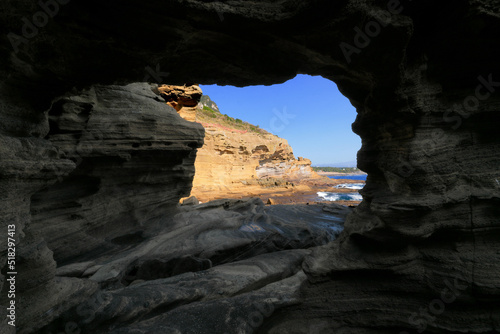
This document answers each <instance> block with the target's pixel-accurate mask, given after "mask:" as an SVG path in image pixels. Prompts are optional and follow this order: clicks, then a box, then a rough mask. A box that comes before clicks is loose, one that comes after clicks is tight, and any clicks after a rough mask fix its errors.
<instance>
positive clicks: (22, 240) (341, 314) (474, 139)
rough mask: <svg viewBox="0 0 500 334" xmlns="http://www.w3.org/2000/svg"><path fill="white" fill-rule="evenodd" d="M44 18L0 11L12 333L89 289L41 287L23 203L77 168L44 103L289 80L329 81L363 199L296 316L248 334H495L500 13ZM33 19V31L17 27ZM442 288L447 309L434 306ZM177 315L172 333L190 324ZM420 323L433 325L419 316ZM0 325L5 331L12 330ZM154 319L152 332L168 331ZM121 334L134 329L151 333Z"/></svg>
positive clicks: (31, 5)
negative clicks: (151, 89) (354, 144)
mask: <svg viewBox="0 0 500 334" xmlns="http://www.w3.org/2000/svg"><path fill="white" fill-rule="evenodd" d="M58 3H59V5H57V9H54V6H53V7H52V11H51V13H52V14H51V15H48V14H45V17H46V18H47V20H46V21H44V20H43V16H40V14H38V15H37V13H39V12H41V13H42V14H43V10H44V9H43V8H42V7H40V5H39V4H38V3H36V2H33V1H27V0H16V1H14V0H5V1H2V4H1V5H0V6H1V9H2V10H1V11H0V22H1V24H0V30H1V32H2V34H1V36H2V38H1V40H0V55H1V57H2V59H3V61H2V62H1V63H0V73H1V79H0V80H1V82H0V117H1V122H0V142H1V143H2V145H1V146H0V154H1V160H0V200H1V201H2V206H1V207H0V221H1V223H0V227H1V228H2V231H6V228H7V226H8V225H9V224H14V225H16V231H17V234H16V238H17V240H18V244H17V248H16V249H17V268H16V269H17V271H18V272H19V273H20V274H19V276H18V281H17V282H18V288H19V290H18V291H19V295H18V299H17V302H18V306H19V308H18V314H19V316H21V315H22V316H25V317H28V318H30V319H31V320H29V321H27V320H25V318H19V319H18V323H17V325H18V326H19V332H36V330H35V328H39V327H40V326H42V325H44V324H46V323H47V322H51V321H53V320H55V319H56V318H57V317H58V316H59V315H61V314H63V313H65V312H67V311H68V312H71V309H72V308H74V307H75V306H76V305H77V304H81V303H82V302H83V301H85V300H86V299H87V296H90V295H91V294H93V293H94V292H95V291H96V289H97V285H96V284H97V283H95V284H94V283H92V282H91V281H89V280H82V279H78V278H69V279H68V278H64V279H63V280H60V279H56V278H54V275H55V272H56V263H55V261H54V260H53V257H52V253H53V251H52V250H51V249H50V248H49V247H48V246H47V245H48V244H50V243H51V240H50V238H49V241H48V242H47V241H43V240H44V239H43V238H42V236H41V234H42V233H43V231H41V230H39V229H38V228H34V226H33V225H32V224H31V220H32V212H31V211H30V208H31V204H32V203H31V198H32V196H33V195H34V194H36V193H38V192H39V191H43V189H44V188H47V187H49V188H51V187H53V185H56V184H57V182H58V178H60V177H61V176H62V177H63V180H62V182H63V183H65V184H67V183H66V182H68V181H69V180H70V179H69V178H66V176H67V175H71V172H72V171H73V170H76V169H78V168H77V166H76V164H75V162H73V161H71V160H70V159H67V158H65V157H64V156H63V154H62V152H61V151H60V150H59V149H58V147H57V146H56V145H55V144H54V143H52V142H51V141H50V140H48V139H46V138H45V137H46V136H47V134H49V131H50V126H49V125H50V124H49V121H48V120H49V116H48V111H49V110H50V109H51V105H53V102H54V104H56V103H57V102H55V101H54V99H55V98H57V97H60V96H63V95H65V94H66V93H67V92H68V91H70V90H71V89H73V88H74V87H75V86H76V87H77V89H79V90H81V89H83V88H86V87H90V86H92V85H95V84H116V83H120V84H124V83H130V82H137V81H151V82H157V83H159V82H158V81H162V80H163V81H168V82H171V83H174V84H181V85H182V84H183V83H188V82H197V83H201V84H215V83H218V84H233V85H238V86H243V85H252V84H273V83H278V82H283V81H285V80H287V79H290V78H292V77H294V76H295V75H296V74H297V73H306V74H311V75H322V76H324V77H325V78H328V79H331V80H333V81H335V82H336V83H337V85H338V87H339V89H340V90H341V92H342V93H343V94H344V95H345V96H347V97H348V98H349V99H350V101H351V103H352V104H353V105H354V106H355V107H356V109H357V113H358V118H357V120H356V122H355V124H354V127H353V128H354V130H355V132H356V133H358V134H359V135H360V136H361V137H362V140H363V147H362V149H361V151H360V152H359V154H358V163H359V167H360V168H361V169H363V170H364V171H366V172H367V173H368V174H369V175H368V180H367V185H366V187H365V188H364V190H363V196H364V202H363V203H362V204H361V205H360V206H359V207H358V208H357V209H356V210H355V212H354V214H353V215H351V216H349V218H348V219H347V221H346V229H345V232H344V233H343V234H342V236H341V237H340V238H339V239H338V240H337V241H335V242H333V243H332V244H330V245H328V246H325V247H324V248H322V249H321V250H317V251H315V252H314V254H313V255H311V256H310V257H308V258H307V260H306V263H305V265H304V269H305V272H306V273H307V275H308V278H309V279H308V280H307V281H306V282H305V283H303V284H302V287H301V294H300V302H301V304H297V305H286V306H285V307H283V308H281V309H279V310H277V311H276V312H274V313H273V314H272V315H271V316H270V317H267V318H265V320H263V322H262V323H261V324H260V325H259V326H258V327H252V328H250V329H247V330H246V331H247V332H252V331H254V332H256V331H260V332H264V333H283V332H286V333H293V332H296V333H308V332H311V331H313V330H314V331H317V332H320V333H330V332H334V331H336V332H343V333H399V332H400V331H406V332H410V331H414V330H417V331H419V330H420V331H423V330H427V331H428V332H434V333H456V332H467V331H468V332H472V333H479V332H482V333H484V332H495V331H499V330H500V329H499V328H500V315H499V314H500V310H499V306H498V305H499V299H500V297H499V296H500V281H499V279H498V278H499V277H500V268H499V263H500V259H499V254H500V252H499V249H500V243H499V240H500V238H499V235H500V228H499V226H498V217H499V216H500V212H499V210H498V207H499V205H498V204H499V201H500V193H499V192H500V187H499V176H498V166H499V165H500V153H499V152H500V148H499V146H500V144H499V136H498V134H497V129H496V127H497V124H498V123H499V116H498V115H499V105H500V97H499V91H500V83H499V82H500V67H499V66H500V64H499V62H498V59H500V54H499V52H500V51H499V50H498V48H496V47H495V46H496V45H497V44H498V40H499V36H498V32H499V31H500V15H499V12H500V8H499V4H498V1H495V0H471V1H448V0H446V1H441V2H435V1H403V0H401V1H397V0H395V1H385V0H384V1H378V0H376V1H371V2H367V1H358V0H345V1H326V0H325V1H323V0H320V1H312V0H311V1H301V2H297V1H291V0H286V1H279V2H275V1H260V2H254V1H243V2H236V1H225V2H219V1H199V0H190V1H183V0H175V1H163V2H157V1H153V2H148V3H144V2H141V1H138V0H132V1H127V2H123V1H114V0H111V1H107V2H105V3H103V2H98V1H95V0H90V1H71V2H64V4H62V3H63V1H60V2H58ZM23 18H24V19H23ZM36 18H38V19H39V20H40V18H41V19H42V21H37V24H38V27H36V26H35V25H34V24H32V23H31V26H30V27H31V29H30V28H29V27H28V28H24V29H23V26H24V25H29V24H30V22H33V19H36ZM23 30H24V32H25V35H26V36H22V35H23ZM14 34H15V35H14ZM301 98H304V99H305V101H306V102H305V103H304V105H305V106H306V105H309V103H310V102H311V101H307V99H306V98H307V97H301ZM163 104H164V102H163ZM81 118H83V119H84V118H85V113H83V115H82V117H75V119H73V120H72V121H71V123H74V124H75V126H76V125H77V124H78V123H81ZM116 119H118V118H116ZM139 138H143V137H139ZM195 141H197V140H195ZM132 151H133V150H132ZM120 159H122V158H120ZM113 166H115V165H113ZM146 168H147V167H146ZM119 170H121V169H120V168H119ZM87 180H88V182H85V184H84V185H82V184H79V185H77V184H74V185H75V187H76V188H78V190H79V191H81V193H85V194H88V193H89V192H90V193H91V192H92V189H95V187H94V188H93V184H95V183H93V182H94V181H95V179H90V180H89V179H87ZM56 187H57V185H56ZM166 188H168V187H166ZM182 189H185V186H182ZM170 191H171V190H168V189H167V192H170ZM117 195H118V196H121V195H123V194H121V193H120V194H117ZM123 201H124V202H125V199H124V200H123ZM57 203H59V201H57ZM134 205H139V206H141V204H140V203H133V204H132V206H134ZM144 205H145V206H146V207H147V206H148V205H149V204H148V203H145V204H144ZM67 209H68V212H67V213H64V214H65V215H66V214H71V211H73V210H75V211H79V210H80V208H79V207H68V208H67ZM121 212H122V211H116V212H115V215H114V217H115V218H118V217H119V215H120V214H121ZM169 217H171V215H169ZM47 218H50V217H47ZM77 221H78V220H77ZM37 225H38V226H42V225H43V224H41V222H40V223H37ZM44 229H45V226H44ZM2 233H4V232H2ZM101 233H103V234H105V231H104V232H100V231H99V232H98V233H96V234H97V236H98V239H99V238H100V237H99V235H100V234H101ZM2 235H3V234H2ZM0 242H1V244H0V249H1V252H2V253H1V255H0V261H1V263H2V271H1V273H2V274H1V275H0V278H1V279H2V281H1V282H2V283H1V285H2V291H1V294H2V295H1V298H2V299H1V309H3V310H5V309H6V307H5V306H6V305H7V304H6V303H7V302H8V301H7V300H6V299H5V298H6V297H5V296H6V289H5V287H6V284H5V276H4V275H5V272H6V271H7V270H6V267H5V263H6V249H7V247H6V240H5V238H2V239H1V240H0ZM62 242H63V243H64V241H62ZM54 256H58V255H57V252H56V253H55V254H54ZM85 262H87V261H86V260H85ZM82 267H84V266H82ZM74 270H75V269H74V268H73V269H72V271H74ZM93 270H95V268H94V269H93ZM455 282H456V283H455ZM449 284H451V285H452V286H455V285H456V286H457V287H456V288H453V289H454V290H453V289H452V288H450V287H449ZM132 287H133V286H132ZM445 288H447V289H451V291H455V292H456V293H454V294H453V295H452V297H453V298H452V297H450V296H449V295H447V294H445V297H442V296H441V294H442V293H443V291H445V290H444V289H445ZM276 289H277V291H278V288H276ZM447 291H448V290H446V291H445V293H447ZM63 296H64V297H63ZM68 296H69V297H68ZM442 298H444V299H446V300H447V301H449V302H446V301H443V300H442ZM435 300H438V301H439V300H441V302H442V303H443V304H444V308H440V309H436V308H432V309H431V307H433V306H434V307H437V306H440V305H441V304H439V303H438V304H431V303H432V302H433V301H435ZM435 303H436V302H435ZM233 305H234V304H233ZM189 307H190V311H189V314H190V318H186V319H190V320H192V319H194V317H193V316H192V315H193V314H203V312H198V311H197V310H200V309H196V308H195V306H189ZM421 309H424V310H427V311H426V312H428V313H431V311H432V310H434V313H432V315H431V316H423V318H422V317H420V315H419V312H420V310H421ZM226 310H228V313H230V312H229V310H231V309H230V308H226ZM186 314H188V313H186ZM169 317H170V315H169ZM419 317H420V318H419ZM178 318H180V316H179V317H178ZM2 319H3V320H2V326H3V327H2V331H4V332H7V333H8V332H9V331H10V332H12V331H13V328H12V327H8V325H7V324H6V320H7V318H6V317H3V316H2ZM159 319H160V318H157V319H155V320H153V319H151V321H152V323H154V324H157V325H159V324H164V322H163V321H161V320H159ZM166 319H167V318H166ZM170 319H173V318H168V319H167V320H170ZM200 319H204V320H206V321H207V322H209V321H210V319H206V318H200ZM157 320H158V321H157ZM192 321H194V320H192ZM131 326H137V327H134V328H136V329H137V330H138V331H143V332H144V331H145V328H147V326H148V324H147V323H146V324H145V323H143V322H141V323H137V324H131ZM314 326H316V327H314ZM186 328H187V327H186ZM233 328H234V327H233ZM117 330H122V329H117ZM123 330H126V329H123ZM174 330H177V331H180V332H182V330H181V329H177V328H176V327H174V328H173V331H174ZM196 330H197V331H203V330H204V329H203V328H197V329H196ZM217 330H218V329H214V327H206V330H205V331H206V332H212V333H214V332H217ZM193 331H194V330H193Z"/></svg>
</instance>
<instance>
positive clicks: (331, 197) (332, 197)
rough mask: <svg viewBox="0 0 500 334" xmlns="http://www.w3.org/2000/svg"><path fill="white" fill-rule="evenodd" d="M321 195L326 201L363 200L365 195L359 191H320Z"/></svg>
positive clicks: (319, 194)
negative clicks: (345, 192)
mask: <svg viewBox="0 0 500 334" xmlns="http://www.w3.org/2000/svg"><path fill="white" fill-rule="evenodd" d="M317 194H318V196H319V197H321V198H322V199H323V200H325V201H330V202H336V201H362V200H363V196H361V194H359V193H348V194H342V193H330V192H323V191H320V192H318V193H317Z"/></svg>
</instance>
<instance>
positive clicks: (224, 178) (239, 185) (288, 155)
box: [158, 85, 320, 202]
mask: <svg viewBox="0 0 500 334" xmlns="http://www.w3.org/2000/svg"><path fill="white" fill-rule="evenodd" d="M158 91H159V92H160V94H161V96H162V97H163V98H164V99H165V100H167V101H171V102H169V104H171V105H172V106H175V107H176V110H177V111H178V112H179V115H181V117H183V118H184V119H186V120H188V121H192V122H198V123H201V124H202V125H203V127H204V128H205V142H204V145H203V147H201V148H200V149H199V150H198V153H197V158H196V162H195V170H196V174H195V177H194V180H193V189H192V190H191V194H192V195H193V196H196V197H197V198H198V199H200V200H202V201H204V202H206V201H210V200H214V199H220V198H238V197H239V198H242V197H246V196H247V194H252V195H254V196H255V195H257V194H261V193H269V188H270V187H277V188H281V189H278V190H281V191H282V192H283V191H284V190H285V189H289V192H290V193H292V192H293V190H297V189H299V188H294V187H295V185H296V184H297V185H298V184H299V181H305V180H307V179H318V178H320V176H319V175H317V174H316V173H315V172H314V171H313V169H312V168H311V161H310V160H309V159H304V158H302V157H299V158H295V155H294V154H293V148H292V147H291V146H290V145H289V144H288V141H287V140H286V139H283V138H280V137H278V136H276V135H274V134H272V133H269V132H267V131H265V130H261V129H259V128H257V127H255V126H253V125H251V124H248V126H247V127H246V128H245V130H243V129H242V127H241V128H240V127H238V124H239V123H237V122H234V121H233V122H225V120H224V118H227V119H229V117H228V116H227V115H222V114H221V113H220V110H219V108H218V106H217V104H216V103H215V102H214V101H212V100H211V99H210V97H208V96H206V97H205V99H204V101H200V98H201V94H202V92H201V89H200V88H199V87H198V86H196V85H191V86H171V85H163V86H160V87H159V88H158ZM176 101H178V102H176ZM198 102H199V103H198ZM204 107H209V109H208V110H209V112H208V114H209V115H210V116H212V117H215V118H217V120H214V118H212V117H210V116H207V115H206V114H205V113H204V110H203V108H204ZM240 122H241V121H240ZM300 190H302V191H305V190H310V188H309V187H308V186H306V185H305V183H304V182H302V187H300Z"/></svg>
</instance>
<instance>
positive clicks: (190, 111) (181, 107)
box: [158, 85, 203, 122]
mask: <svg viewBox="0 0 500 334" xmlns="http://www.w3.org/2000/svg"><path fill="white" fill-rule="evenodd" d="M158 92H159V93H160V95H161V96H162V97H163V98H164V99H165V100H166V101H167V104H168V105H170V106H171V107H173V108H175V110H177V111H178V112H179V115H181V117H182V118H184V119H185V120H186V121H190V122H195V121H196V107H197V106H198V102H199V101H200V98H201V96H202V94H203V92H202V91H201V88H200V87H198V86H196V85H187V86H186V85H184V86H172V85H161V86H160V87H158Z"/></svg>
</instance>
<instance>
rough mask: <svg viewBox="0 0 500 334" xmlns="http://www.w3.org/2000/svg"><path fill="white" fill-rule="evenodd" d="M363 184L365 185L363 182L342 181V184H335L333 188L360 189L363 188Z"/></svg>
mask: <svg viewBox="0 0 500 334" xmlns="http://www.w3.org/2000/svg"><path fill="white" fill-rule="evenodd" d="M364 186H365V184H364V183H342V184H339V185H337V186H335V188H337V189H353V190H360V189H363V187H364Z"/></svg>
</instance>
